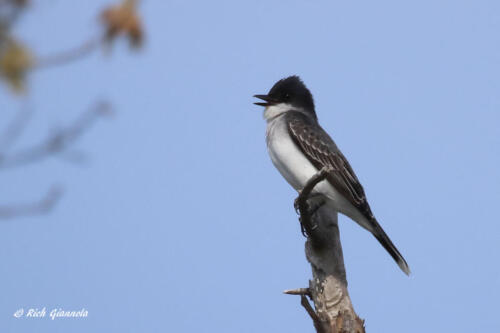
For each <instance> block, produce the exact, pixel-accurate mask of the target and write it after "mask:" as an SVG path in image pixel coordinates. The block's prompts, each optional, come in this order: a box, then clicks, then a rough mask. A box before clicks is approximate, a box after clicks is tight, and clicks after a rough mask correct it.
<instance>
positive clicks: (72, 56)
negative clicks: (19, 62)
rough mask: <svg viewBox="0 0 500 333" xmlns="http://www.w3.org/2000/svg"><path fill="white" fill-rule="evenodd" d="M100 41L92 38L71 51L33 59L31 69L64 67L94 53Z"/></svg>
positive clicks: (100, 39)
mask: <svg viewBox="0 0 500 333" xmlns="http://www.w3.org/2000/svg"><path fill="white" fill-rule="evenodd" d="M102 41H103V38H92V39H89V40H87V41H85V42H84V43H83V44H81V45H79V46H77V47H75V48H73V49H70V50H67V51H64V52H61V53H56V54H53V55H50V56H46V57H39V58H37V59H35V63H34V64H33V67H32V68H31V69H43V68H47V67H53V66H58V65H65V64H68V63H71V62H73V61H75V60H80V59H82V58H84V57H85V56H87V55H89V54H90V53H92V52H93V51H95V50H96V49H97V48H98V47H99V45H101V43H102Z"/></svg>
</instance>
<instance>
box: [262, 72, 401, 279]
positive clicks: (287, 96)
mask: <svg viewBox="0 0 500 333" xmlns="http://www.w3.org/2000/svg"><path fill="white" fill-rule="evenodd" d="M254 97H257V98H259V99H261V100H263V101H264V102H257V103H254V104H256V105H260V106H264V107H265V111H264V118H265V120H266V121H267V130H266V142H267V149H268V151H269V155H270V157H271V160H272V162H273V164H274V166H275V167H276V168H277V169H278V171H279V172H280V173H281V175H282V176H283V177H284V178H285V179H286V180H287V181H288V183H290V185H291V186H292V187H293V188H294V189H295V190H297V191H301V190H302V188H303V187H304V185H305V184H306V183H307V181H308V180H309V179H310V178H311V177H312V176H313V175H315V174H316V173H317V172H318V171H319V170H321V169H322V168H323V167H325V166H327V167H330V169H331V170H332V171H331V172H330V173H329V174H328V176H327V178H326V179H325V180H324V181H322V182H320V183H318V184H317V185H316V187H315V188H314V191H313V193H316V194H322V195H323V196H324V197H326V198H327V199H326V204H327V205H328V207H331V209H333V210H335V211H336V212H340V213H342V214H344V215H346V216H348V217H349V218H351V219H352V220H354V221H355V222H357V223H358V224H359V225H360V226H362V227H363V228H365V229H366V230H368V231H370V232H371V233H372V234H373V236H375V238H376V239H377V240H378V241H379V242H380V244H382V246H383V247H384V248H385V249H386V250H387V252H389V254H390V255H391V256H392V258H394V260H395V261H396V262H397V264H398V265H399V267H400V268H401V270H403V272H405V273H406V274H407V275H409V274H410V268H409V267H408V264H407V263H406V261H405V259H404V258H403V256H402V255H401V253H399V251H398V249H397V248H396V246H394V244H393V243H392V241H391V240H390V239H389V236H387V234H386V233H385V232H384V230H383V229H382V227H381V226H380V224H379V223H378V222H377V220H376V219H375V216H373V213H372V211H371V209H370V206H369V205H368V201H367V200H366V196H365V191H364V189H363V186H361V184H360V182H359V180H358V178H357V177H356V174H355V173H354V171H353V169H352V168H351V166H350V165H349V162H348V161H347V159H346V158H345V157H344V155H343V154H342V152H341V151H340V150H339V149H338V148H337V145H335V143H334V142H333V140H332V139H331V138H330V136H329V135H328V134H327V133H326V132H325V131H324V130H323V128H321V126H320V125H319V123H318V118H317V116H316V112H315V109H314V101H313V97H312V95H311V92H310V91H309V89H307V87H306V86H305V85H304V83H303V82H302V80H301V79H300V78H299V77H298V76H290V77H287V78H285V79H282V80H279V81H278V82H276V83H275V84H274V86H273V87H272V88H271V90H269V93H268V94H267V95H255V96H254Z"/></svg>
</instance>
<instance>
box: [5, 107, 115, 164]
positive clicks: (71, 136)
mask: <svg viewBox="0 0 500 333" xmlns="http://www.w3.org/2000/svg"><path fill="white" fill-rule="evenodd" d="M109 109H110V108H109V105H108V104H107V103H105V102H100V103H98V104H97V105H95V106H94V107H92V108H90V109H89V110H87V111H86V112H84V113H83V114H82V115H81V116H80V118H78V119H77V120H76V121H75V122H74V123H73V124H72V125H70V126H68V127H67V128H63V129H60V130H57V131H55V132H53V133H52V134H50V135H49V136H48V137H47V138H46V139H45V140H43V141H42V142H41V143H39V144H37V145H34V146H32V147H29V148H25V149H24V150H20V151H17V152H14V153H4V154H3V155H0V169H1V168H12V167H17V166H21V165H26V164H31V163H34V162H38V161H40V160H42V159H44V158H46V157H48V156H51V155H55V154H58V153H61V152H63V151H66V150H67V148H68V147H69V146H71V145H72V144H74V143H75V142H76V141H77V140H78V139H79V138H80V137H81V136H82V135H83V134H84V133H85V132H86V131H87V130H88V129H89V128H90V127H91V126H92V125H94V123H95V122H96V121H97V119H99V118H101V117H102V116H105V115H107V114H109V113H110V111H109Z"/></svg>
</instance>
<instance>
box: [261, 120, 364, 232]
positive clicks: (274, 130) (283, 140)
mask: <svg viewBox="0 0 500 333" xmlns="http://www.w3.org/2000/svg"><path fill="white" fill-rule="evenodd" d="M266 141H267V150H268V152H269V156H270V157H271V160H272V162H273V164H274V166H275V167H276V169H278V171H279V172H280V173H281V175H282V176H283V177H284V178H285V179H286V181H287V182H288V183H289V184H290V185H292V187H293V188H294V189H295V190H297V191H300V190H302V189H303V188H304V185H305V184H306V183H307V181H308V180H309V179H310V178H311V177H312V176H314V175H315V174H316V173H317V172H318V169H317V168H316V167H315V166H314V165H313V164H312V163H311V162H310V161H309V160H308V159H307V157H306V156H305V155H304V154H303V153H302V151H300V150H299V148H298V147H297V146H296V144H295V142H293V140H292V138H291V137H290V134H289V132H288V128H287V123H286V121H285V119H283V115H280V116H277V117H275V118H272V119H269V120H268V122H267V130H266ZM313 192H317V193H322V194H324V195H325V196H326V197H328V198H329V199H330V200H329V204H330V205H331V206H332V208H334V209H335V210H336V211H339V212H341V213H343V214H345V215H347V216H349V217H350V218H352V219H353V220H355V221H358V223H360V224H361V225H363V226H364V227H365V228H368V225H367V222H366V221H365V218H364V217H363V216H362V215H361V214H360V213H359V211H358V210H357V209H355V208H354V206H353V205H352V204H351V203H350V202H348V201H347V200H346V199H345V198H344V197H343V196H342V195H341V194H340V193H339V192H338V191H337V190H336V189H335V188H334V187H333V186H332V185H331V184H330V183H329V182H328V181H326V180H324V181H322V182H320V183H319V184H318V185H316V187H315V188H314V190H313Z"/></svg>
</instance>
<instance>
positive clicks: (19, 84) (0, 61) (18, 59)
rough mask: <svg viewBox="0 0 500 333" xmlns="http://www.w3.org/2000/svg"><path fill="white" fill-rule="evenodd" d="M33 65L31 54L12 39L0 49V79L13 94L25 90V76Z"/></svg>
mask: <svg viewBox="0 0 500 333" xmlns="http://www.w3.org/2000/svg"><path fill="white" fill-rule="evenodd" d="M32 65H33V56H32V54H31V52H30V51H29V50H28V49H27V48H26V47H25V46H24V45H22V44H21V43H19V42H18V41H16V40H14V39H8V40H6V41H5V42H4V44H3V45H2V47H1V49H0V78H2V79H4V80H5V81H6V82H7V84H8V85H9V86H10V87H11V88H12V89H13V90H14V91H15V92H18V93H20V92H23V91H24V90H25V83H26V74H27V72H28V70H29V69H30V68H31V66H32Z"/></svg>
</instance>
